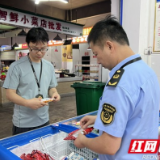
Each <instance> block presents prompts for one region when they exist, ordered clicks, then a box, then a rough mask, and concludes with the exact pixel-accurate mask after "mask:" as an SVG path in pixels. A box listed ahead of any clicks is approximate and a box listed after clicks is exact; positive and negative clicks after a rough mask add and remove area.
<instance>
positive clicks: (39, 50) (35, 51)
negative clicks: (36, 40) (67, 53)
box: [29, 47, 48, 53]
mask: <svg viewBox="0 0 160 160" xmlns="http://www.w3.org/2000/svg"><path fill="white" fill-rule="evenodd" d="M29 48H30V50H31V52H33V53H37V52H42V53H45V52H47V51H48V48H42V49H32V48H31V47H29Z"/></svg>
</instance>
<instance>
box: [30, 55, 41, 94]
mask: <svg viewBox="0 0 160 160" xmlns="http://www.w3.org/2000/svg"><path fill="white" fill-rule="evenodd" d="M28 59H29V62H30V64H31V68H32V71H33V74H34V77H35V80H36V82H37V86H38V93H40V81H41V75H42V60H41V70H40V75H39V82H38V79H37V76H36V72H35V70H34V67H33V64H32V61H31V59H30V58H29V54H28Z"/></svg>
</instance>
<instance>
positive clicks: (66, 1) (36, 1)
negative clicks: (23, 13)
mask: <svg viewBox="0 0 160 160" xmlns="http://www.w3.org/2000/svg"><path fill="white" fill-rule="evenodd" d="M41 1H50V2H51V1H60V2H63V3H68V1H69V0H35V4H39V2H41Z"/></svg>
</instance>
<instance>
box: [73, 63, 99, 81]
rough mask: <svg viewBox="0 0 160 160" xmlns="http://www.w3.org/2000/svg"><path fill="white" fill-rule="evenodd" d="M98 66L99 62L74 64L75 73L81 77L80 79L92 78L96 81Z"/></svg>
mask: <svg viewBox="0 0 160 160" xmlns="http://www.w3.org/2000/svg"><path fill="white" fill-rule="evenodd" d="M99 67H100V65H99V64H76V65H75V71H76V73H77V76H80V77H82V80H91V79H93V80H95V81H98V77H99ZM88 68H89V69H88Z"/></svg>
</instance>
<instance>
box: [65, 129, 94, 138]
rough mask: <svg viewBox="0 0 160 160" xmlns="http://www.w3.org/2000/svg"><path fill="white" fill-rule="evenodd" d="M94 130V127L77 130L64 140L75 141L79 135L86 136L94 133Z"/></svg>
mask: <svg viewBox="0 0 160 160" xmlns="http://www.w3.org/2000/svg"><path fill="white" fill-rule="evenodd" d="M92 130H93V127H90V128H86V129H77V130H75V131H72V132H71V133H69V134H68V136H67V137H66V138H64V140H75V139H76V138H77V137H78V134H79V133H81V134H83V135H86V134H88V133H90V132H92Z"/></svg>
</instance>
